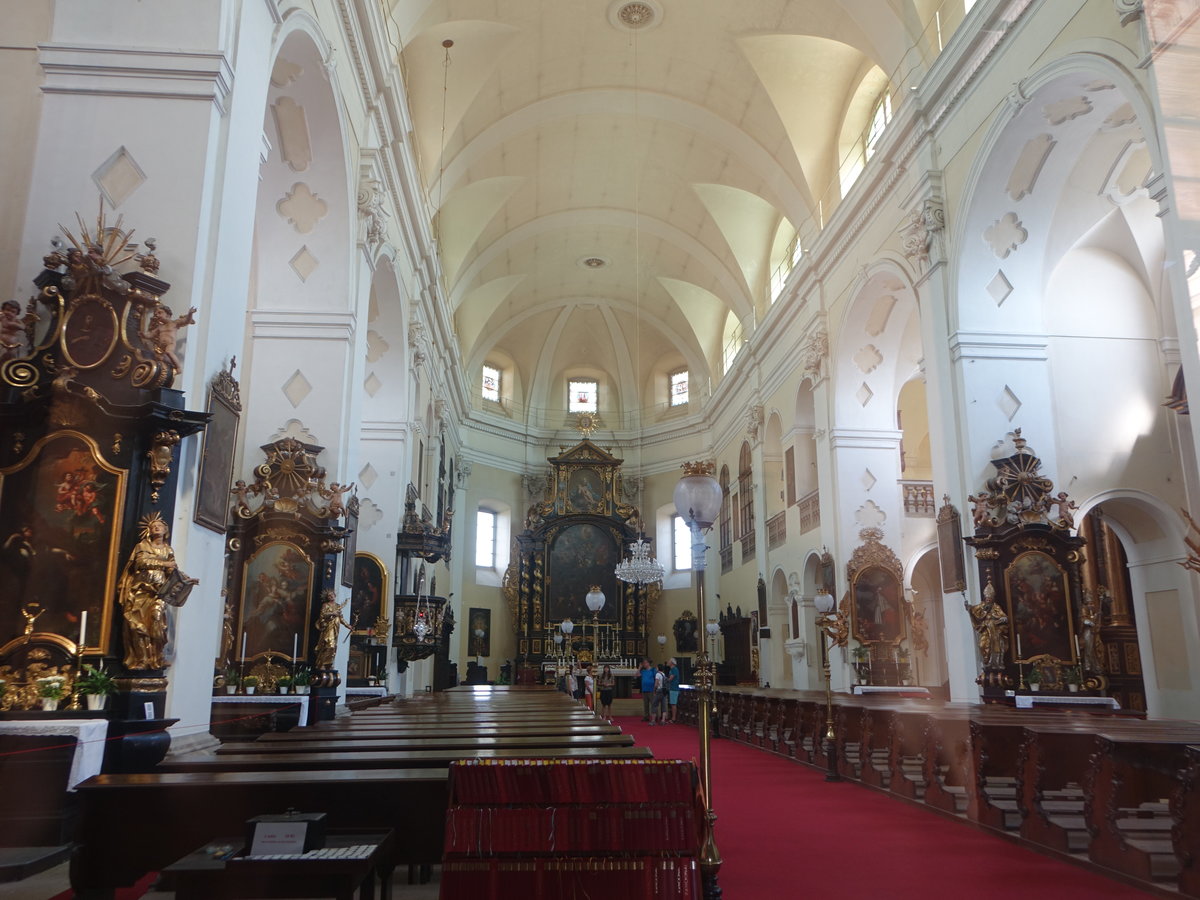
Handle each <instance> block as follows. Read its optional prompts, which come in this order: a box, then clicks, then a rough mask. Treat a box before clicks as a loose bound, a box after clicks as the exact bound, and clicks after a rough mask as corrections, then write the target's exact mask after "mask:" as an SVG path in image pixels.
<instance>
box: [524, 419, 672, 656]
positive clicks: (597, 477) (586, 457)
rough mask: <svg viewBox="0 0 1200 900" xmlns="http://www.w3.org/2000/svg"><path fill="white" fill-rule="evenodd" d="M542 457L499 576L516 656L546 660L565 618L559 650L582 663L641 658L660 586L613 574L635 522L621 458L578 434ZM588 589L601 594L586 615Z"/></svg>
mask: <svg viewBox="0 0 1200 900" xmlns="http://www.w3.org/2000/svg"><path fill="white" fill-rule="evenodd" d="M547 462H549V463H550V473H549V476H548V479H547V483H546V490H545V492H544V494H543V498H542V500H540V501H538V502H536V503H534V504H533V505H532V506H531V507H530V508H529V512H528V513H527V514H526V517H525V528H524V530H523V531H521V533H520V534H518V535H517V536H516V553H515V554H514V557H513V559H512V560H511V561H510V563H509V567H508V571H507V572H505V575H504V596H505V599H506V600H507V602H508V605H509V610H510V612H511V613H512V619H513V623H514V628H515V630H516V634H517V656H518V658H519V660H523V661H528V662H530V663H534V664H538V663H540V662H541V661H542V660H544V659H546V658H548V657H553V656H555V654H556V649H558V648H557V647H556V645H555V643H554V634H555V633H556V632H559V630H560V625H561V623H562V622H563V620H564V619H570V620H571V621H572V623H573V624H574V626H575V627H574V631H573V632H572V633H571V634H570V635H569V637H567V638H566V639H565V640H564V643H563V645H562V648H563V649H562V652H563V653H566V654H569V655H573V656H576V657H578V658H579V659H580V660H581V661H583V662H590V661H593V660H595V659H597V658H599V659H622V658H626V659H634V658H641V657H644V656H645V655H646V653H647V640H646V636H647V630H648V622H649V621H650V615H651V611H652V609H653V605H654V603H655V602H656V601H657V600H658V595H659V590H660V586H659V585H657V584H654V585H636V584H626V583H625V582H623V581H619V580H618V579H617V577H616V574H615V571H616V566H617V563H619V562H620V561H621V559H622V558H623V557H624V555H625V549H626V547H627V546H628V545H629V544H631V543H633V542H634V541H636V540H637V539H638V536H639V527H640V523H641V520H640V516H639V513H638V510H637V508H636V507H635V506H633V505H632V504H630V503H627V502H625V498H623V497H622V491H621V478H620V473H621V463H622V462H623V460H621V459H618V458H617V457H615V456H613V455H612V454H611V453H609V452H608V451H607V450H604V449H602V448H601V447H598V446H597V445H596V444H594V443H592V442H591V441H590V440H588V439H586V438H585V439H584V440H582V441H580V442H579V443H578V444H577V445H575V446H574V447H571V448H570V449H564V450H563V451H562V452H561V453H560V454H559V455H558V456H555V457H551V458H550V459H548V460H547ZM593 586H597V587H599V588H600V590H601V591H602V592H603V593H604V596H605V598H606V600H605V604H604V607H603V608H602V609H601V610H600V612H599V614H598V615H597V616H595V617H593V615H592V613H591V612H590V611H589V610H588V608H587V605H586V604H585V602H584V598H585V596H586V595H587V593H588V591H589V590H591V589H592V587H593ZM597 625H598V627H597ZM597 635H599V636H598V637H597Z"/></svg>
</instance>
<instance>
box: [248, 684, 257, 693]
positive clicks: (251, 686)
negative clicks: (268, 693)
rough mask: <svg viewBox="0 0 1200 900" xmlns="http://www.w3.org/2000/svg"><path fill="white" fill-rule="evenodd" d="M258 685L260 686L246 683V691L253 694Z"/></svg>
mask: <svg viewBox="0 0 1200 900" xmlns="http://www.w3.org/2000/svg"><path fill="white" fill-rule="evenodd" d="M256 687H258V685H256V684H248V685H246V693H247V694H253V693H254V689H255V688H256Z"/></svg>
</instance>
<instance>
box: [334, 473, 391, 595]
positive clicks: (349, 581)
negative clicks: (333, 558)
mask: <svg viewBox="0 0 1200 900" xmlns="http://www.w3.org/2000/svg"><path fill="white" fill-rule="evenodd" d="M357 556H358V497H357V496H354V497H351V498H350V500H349V502H347V503H346V536H345V538H344V539H343V540H342V587H348V588H353V587H354V572H355V567H354V561H355V558H356V557H357ZM381 565H382V564H381ZM381 596H382V595H381Z"/></svg>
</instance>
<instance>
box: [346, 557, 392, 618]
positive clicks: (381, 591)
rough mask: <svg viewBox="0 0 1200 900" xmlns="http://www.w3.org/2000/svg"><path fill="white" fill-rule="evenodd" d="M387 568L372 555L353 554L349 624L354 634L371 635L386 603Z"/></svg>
mask: <svg viewBox="0 0 1200 900" xmlns="http://www.w3.org/2000/svg"><path fill="white" fill-rule="evenodd" d="M387 579H388V576H387V567H386V566H385V565H384V564H383V562H382V561H381V560H380V559H379V557H378V556H375V555H374V554H373V553H356V554H354V585H353V587H352V588H351V590H350V623H351V624H352V625H353V626H354V633H355V634H372V633H373V632H374V630H375V623H376V622H377V621H378V620H379V614H380V613H381V612H383V611H384V610H385V609H386V607H385V605H384V604H385V603H386V601H387Z"/></svg>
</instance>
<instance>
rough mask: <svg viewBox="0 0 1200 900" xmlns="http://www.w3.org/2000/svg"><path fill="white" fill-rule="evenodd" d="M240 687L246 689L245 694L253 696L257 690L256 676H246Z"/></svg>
mask: <svg viewBox="0 0 1200 900" xmlns="http://www.w3.org/2000/svg"><path fill="white" fill-rule="evenodd" d="M242 687H243V688H245V689H246V693H247V694H253V693H254V692H255V691H256V690H258V676H257V675H247V676H246V677H245V678H243V679H242Z"/></svg>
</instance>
